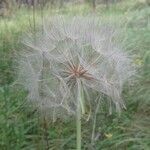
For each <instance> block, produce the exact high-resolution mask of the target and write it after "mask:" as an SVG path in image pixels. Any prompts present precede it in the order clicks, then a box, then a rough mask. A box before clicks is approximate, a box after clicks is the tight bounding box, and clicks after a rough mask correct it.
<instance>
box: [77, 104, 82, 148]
mask: <svg viewBox="0 0 150 150" xmlns="http://www.w3.org/2000/svg"><path fill="white" fill-rule="evenodd" d="M77 107H78V108H77V120H76V121H77V122H76V123H77V124H76V125H77V150H81V108H80V105H79V104H78V106H77Z"/></svg>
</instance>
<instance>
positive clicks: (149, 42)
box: [0, 0, 150, 150]
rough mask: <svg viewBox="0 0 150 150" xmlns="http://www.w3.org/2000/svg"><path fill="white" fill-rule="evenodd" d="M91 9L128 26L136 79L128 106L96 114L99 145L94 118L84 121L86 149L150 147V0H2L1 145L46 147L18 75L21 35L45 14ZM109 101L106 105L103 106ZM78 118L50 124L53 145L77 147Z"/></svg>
mask: <svg viewBox="0 0 150 150" xmlns="http://www.w3.org/2000/svg"><path fill="white" fill-rule="evenodd" d="M58 14H60V15H63V14H65V15H69V16H74V15H83V16H84V15H87V14H93V15H97V16H98V17H100V19H101V20H102V21H109V22H111V21H112V22H113V23H116V24H122V25H124V26H126V41H125V42H126V43H125V45H126V50H127V51H129V52H132V54H134V55H135V60H134V63H135V64H136V65H137V66H138V67H137V76H136V79H135V82H134V84H133V85H131V86H130V87H126V86H125V88H124V92H123V98H124V99H125V101H126V105H127V110H126V111H123V112H122V113H121V115H120V116H118V115H117V114H116V113H113V115H111V116H109V115H108V112H106V111H104V110H105V109H103V108H102V109H101V111H99V113H98V116H97V124H96V135H97V139H95V145H94V146H93V147H91V145H90V140H91V131H92V125H91V122H90V121H89V122H84V121H83V124H82V136H83V139H82V146H83V147H82V149H84V150H93V149H94V150H150V117H149V116H150V1H149V0H18V1H15V0H0V150H46V147H45V139H44V131H43V130H44V129H43V128H42V125H41V123H40V122H39V118H38V115H37V114H36V113H35V112H34V111H32V108H30V106H29V105H27V104H26V99H27V93H26V91H25V90H24V89H23V88H22V87H21V86H19V85H16V84H15V81H16V76H17V75H16V70H17V65H16V64H15V62H16V55H17V54H16V53H17V52H18V51H21V49H22V46H21V44H20V38H21V36H22V35H23V34H24V33H25V32H29V29H31V30H32V29H34V27H36V26H37V25H38V23H39V22H42V20H43V18H44V17H51V16H54V15H58ZM102 107H105V106H102ZM75 133H76V127H75V121H74V120H72V119H70V120H66V121H65V122H62V121H60V120H57V121H56V122H55V123H50V124H49V126H48V133H47V134H48V140H49V146H50V148H49V149H50V150H73V149H75V144H76V141H75Z"/></svg>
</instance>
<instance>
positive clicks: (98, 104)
mask: <svg viewBox="0 0 150 150" xmlns="http://www.w3.org/2000/svg"><path fill="white" fill-rule="evenodd" d="M97 101H98V103H97V107H96V110H95V115H94V121H93V129H92V137H91V145H92V146H93V145H94V140H95V128H96V119H97V113H98V111H99V107H100V97H98V99H97Z"/></svg>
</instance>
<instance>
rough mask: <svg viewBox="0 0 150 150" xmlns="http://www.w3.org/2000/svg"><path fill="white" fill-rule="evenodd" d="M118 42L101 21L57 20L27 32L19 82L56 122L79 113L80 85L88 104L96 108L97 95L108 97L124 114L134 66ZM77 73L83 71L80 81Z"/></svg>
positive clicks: (34, 103)
mask: <svg viewBox="0 0 150 150" xmlns="http://www.w3.org/2000/svg"><path fill="white" fill-rule="evenodd" d="M116 38H117V30H116V29H115V28H113V27H112V26H111V25H106V24H105V25H103V24H101V23H100V21H99V19H98V18H96V17H72V18H68V17H64V16H61V17H60V16H57V17H53V18H52V19H51V20H50V21H48V23H46V24H44V27H43V29H41V30H39V31H38V32H36V33H35V34H33V35H32V34H27V35H26V36H25V37H24V38H23V40H22V42H23V44H24V48H25V50H23V52H22V54H21V58H20V61H19V80H20V83H22V84H23V86H24V87H25V88H26V89H27V91H28V100H29V101H30V102H31V103H32V104H33V106H35V107H36V108H38V110H39V111H40V112H41V114H44V115H46V116H51V117H52V118H53V120H54V121H55V120H56V118H65V117H66V116H68V115H74V114H75V113H76V106H77V100H76V98H77V88H78V83H77V81H80V82H81V83H82V89H83V92H84V95H85V96H84V98H85V100H84V103H85V105H86V106H90V107H91V103H93V101H94V98H93V94H92V93H93V92H95V93H97V94H96V95H98V94H100V95H101V94H104V95H106V96H108V97H109V98H110V99H111V104H112V105H115V106H116V110H117V111H118V112H120V111H121V109H122V108H125V105H124V102H123V100H122V98H121V93H122V90H123V85H124V83H125V82H127V81H128V80H129V79H130V78H131V77H132V76H133V74H134V68H133V65H132V59H131V57H130V56H129V55H128V54H127V52H125V51H124V50H123V49H122V48H121V43H117V40H115V39H116ZM71 69H72V71H70V70H71ZM73 71H75V73H76V72H77V71H78V72H79V73H78V77H77V76H75V75H74V74H75V73H74V74H73V73H72V72H73ZM68 72H69V73H68ZM67 73H68V74H67ZM71 73H72V74H71Z"/></svg>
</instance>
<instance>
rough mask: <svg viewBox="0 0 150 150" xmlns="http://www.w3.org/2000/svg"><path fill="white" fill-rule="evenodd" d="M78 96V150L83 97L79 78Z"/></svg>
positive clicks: (79, 146) (79, 148)
mask: <svg viewBox="0 0 150 150" xmlns="http://www.w3.org/2000/svg"><path fill="white" fill-rule="evenodd" d="M77 82H78V97H77V118H76V128H77V141H76V142H77V143H76V148H77V150H81V101H82V98H83V95H82V87H81V82H80V81H79V80H78V81H77Z"/></svg>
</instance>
